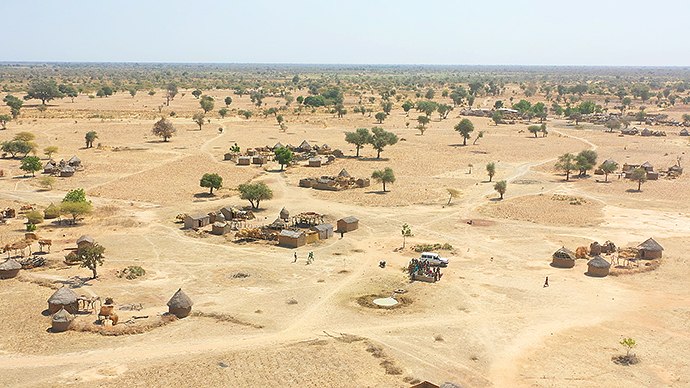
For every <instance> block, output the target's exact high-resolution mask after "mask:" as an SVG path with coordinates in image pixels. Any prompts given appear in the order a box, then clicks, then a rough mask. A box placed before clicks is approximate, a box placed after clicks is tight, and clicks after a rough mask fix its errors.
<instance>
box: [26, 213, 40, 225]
mask: <svg viewBox="0 0 690 388" xmlns="http://www.w3.org/2000/svg"><path fill="white" fill-rule="evenodd" d="M25 216H26V219H27V220H28V221H29V224H40V223H41V222H43V214H41V212H38V211H36V210H31V211H28V212H26V214H25Z"/></svg>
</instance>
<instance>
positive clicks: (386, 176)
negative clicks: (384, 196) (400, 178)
mask: <svg viewBox="0 0 690 388" xmlns="http://www.w3.org/2000/svg"><path fill="white" fill-rule="evenodd" d="M371 177H372V178H374V179H375V180H376V181H377V182H381V183H383V192H384V193H385V192H386V183H393V182H395V174H394V173H393V169H392V168H390V167H386V168H384V169H383V170H377V171H374V172H373V173H372V174H371Z"/></svg>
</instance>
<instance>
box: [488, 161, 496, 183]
mask: <svg viewBox="0 0 690 388" xmlns="http://www.w3.org/2000/svg"><path fill="white" fill-rule="evenodd" d="M486 173H487V174H489V182H491V180H492V179H494V175H496V163H494V162H490V163H488V164H487V165H486Z"/></svg>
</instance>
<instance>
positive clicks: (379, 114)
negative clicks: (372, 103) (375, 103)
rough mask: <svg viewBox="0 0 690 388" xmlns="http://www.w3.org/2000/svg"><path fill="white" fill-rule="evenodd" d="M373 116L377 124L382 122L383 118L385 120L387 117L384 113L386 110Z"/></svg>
mask: <svg viewBox="0 0 690 388" xmlns="http://www.w3.org/2000/svg"><path fill="white" fill-rule="evenodd" d="M374 117H375V118H376V120H378V122H379V124H382V123H383V120H385V119H386V118H387V117H388V115H387V114H386V112H379V113H377V114H376V115H374Z"/></svg>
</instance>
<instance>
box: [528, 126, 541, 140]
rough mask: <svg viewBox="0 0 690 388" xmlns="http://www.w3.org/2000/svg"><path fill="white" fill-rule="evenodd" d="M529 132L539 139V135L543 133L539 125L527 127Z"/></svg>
mask: <svg viewBox="0 0 690 388" xmlns="http://www.w3.org/2000/svg"><path fill="white" fill-rule="evenodd" d="M527 130H528V131H530V133H533V134H534V137H537V134H538V133H539V132H541V127H540V126H538V125H530V126H529V127H527Z"/></svg>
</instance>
